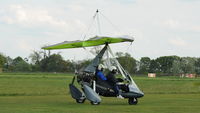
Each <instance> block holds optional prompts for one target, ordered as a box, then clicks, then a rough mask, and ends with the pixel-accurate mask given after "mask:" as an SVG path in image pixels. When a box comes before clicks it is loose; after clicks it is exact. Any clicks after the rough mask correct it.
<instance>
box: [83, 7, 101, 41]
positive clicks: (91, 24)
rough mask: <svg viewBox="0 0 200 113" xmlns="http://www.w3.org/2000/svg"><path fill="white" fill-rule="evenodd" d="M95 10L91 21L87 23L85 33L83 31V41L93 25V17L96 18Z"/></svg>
mask: <svg viewBox="0 0 200 113" xmlns="http://www.w3.org/2000/svg"><path fill="white" fill-rule="evenodd" d="M97 11H98V10H97ZM97 11H96V13H95V14H94V16H93V18H92V21H91V23H90V24H89V27H88V28H87V30H86V33H85V35H84V37H83V41H84V40H85V38H86V36H87V35H88V32H89V31H90V29H91V28H92V26H93V25H94V22H95V18H96V16H97V13H98V12H97Z"/></svg>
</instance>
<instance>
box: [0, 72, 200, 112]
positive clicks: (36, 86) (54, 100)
mask: <svg viewBox="0 0 200 113" xmlns="http://www.w3.org/2000/svg"><path fill="white" fill-rule="evenodd" d="M72 77H73V76H72V74H59V73H58V74H50V73H39V74H38V73H37V74H35V73H33V74H23V73H22V74H12V73H9V74H8V73H7V74H0V113H88V112H90V113H200V78H195V79H190V78H178V77H158V78H147V77H134V80H135V81H136V83H137V84H138V86H139V87H140V88H141V90H143V91H144V93H145V96H144V97H143V98H141V99H139V103H138V105H136V106H130V105H128V104H127V100H122V99H116V98H106V97H101V98H102V103H101V104H100V105H99V106H92V105H90V103H89V101H86V102H85V103H84V104H77V103H76V102H75V101H74V100H73V99H72V98H71V96H70V94H69V89H68V84H69V83H70V82H71V79H72Z"/></svg>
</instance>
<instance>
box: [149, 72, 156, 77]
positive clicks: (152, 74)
mask: <svg viewBox="0 0 200 113" xmlns="http://www.w3.org/2000/svg"><path fill="white" fill-rule="evenodd" d="M148 77H151V78H152V77H153V78H155V77H156V73H148Z"/></svg>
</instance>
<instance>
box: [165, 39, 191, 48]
mask: <svg viewBox="0 0 200 113" xmlns="http://www.w3.org/2000/svg"><path fill="white" fill-rule="evenodd" d="M169 43H170V44H172V45H174V46H177V47H184V46H187V45H188V44H187V42H186V41H185V40H183V39H181V38H174V39H170V40H169Z"/></svg>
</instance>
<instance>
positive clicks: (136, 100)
mask: <svg viewBox="0 0 200 113" xmlns="http://www.w3.org/2000/svg"><path fill="white" fill-rule="evenodd" d="M128 103H129V105H136V104H137V103H138V99H137V98H129V99H128Z"/></svg>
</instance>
